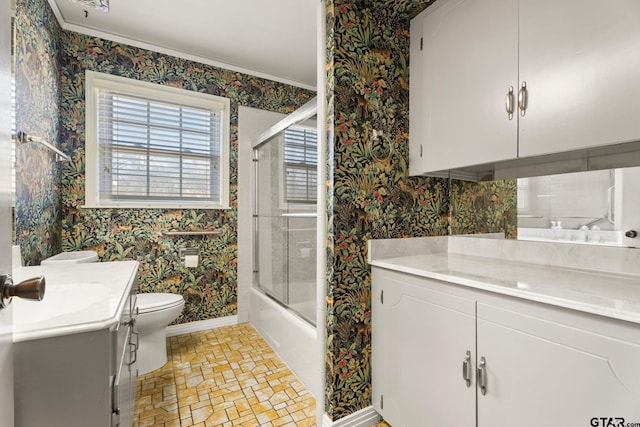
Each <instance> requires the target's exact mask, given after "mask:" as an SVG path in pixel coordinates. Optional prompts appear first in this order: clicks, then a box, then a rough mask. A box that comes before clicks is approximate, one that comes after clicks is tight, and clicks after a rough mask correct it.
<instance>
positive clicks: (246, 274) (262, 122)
mask: <svg viewBox="0 0 640 427" xmlns="http://www.w3.org/2000/svg"><path fill="white" fill-rule="evenodd" d="M284 117H286V115H285V114H280V113H274V112H271V111H264V110H259V109H257V108H250V107H244V106H240V108H239V110H238V322H240V323H242V322H248V321H249V289H250V288H251V285H252V283H253V196H252V186H253V172H252V169H253V161H252V159H253V148H252V147H253V142H254V141H256V140H257V138H258V136H259V135H260V134H261V133H262V132H264V131H265V130H267V129H269V128H270V127H271V126H273V125H274V124H276V123H277V122H279V121H280V120H282V119H283V118H284Z"/></svg>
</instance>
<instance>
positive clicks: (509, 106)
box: [505, 86, 513, 120]
mask: <svg viewBox="0 0 640 427" xmlns="http://www.w3.org/2000/svg"><path fill="white" fill-rule="evenodd" d="M505 107H506V109H507V114H509V120H512V119H513V86H509V92H507V102H506V104H505Z"/></svg>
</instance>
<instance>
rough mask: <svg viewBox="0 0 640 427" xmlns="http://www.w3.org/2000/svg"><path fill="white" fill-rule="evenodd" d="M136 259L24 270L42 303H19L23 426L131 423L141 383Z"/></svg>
mask: <svg viewBox="0 0 640 427" xmlns="http://www.w3.org/2000/svg"><path fill="white" fill-rule="evenodd" d="M137 269H138V263H137V262H135V261H123V262H109V263H107V262H104V263H89V264H77V265H75V264H74V265H73V266H71V267H69V266H55V267H54V266H52V267H44V266H42V267H25V268H23V269H21V270H20V272H18V273H17V275H18V277H20V278H22V277H27V276H29V277H31V276H37V275H44V276H45V278H46V280H47V288H46V291H45V296H44V299H43V300H42V301H40V302H38V303H33V304H27V303H26V302H20V301H14V302H13V304H14V305H15V307H14V313H16V314H17V316H16V317H15V319H16V322H15V323H14V330H15V331H14V346H13V348H14V377H15V378H14V384H15V385H14V400H15V404H14V407H15V425H16V427H42V426H47V427H69V426H92V427H100V426H103V427H116V426H122V427H131V426H132V424H133V413H134V401H135V394H136V380H137V374H138V373H137V363H136V356H137V347H138V341H137V333H136V327H135V319H136V315H137V308H136V275H137Z"/></svg>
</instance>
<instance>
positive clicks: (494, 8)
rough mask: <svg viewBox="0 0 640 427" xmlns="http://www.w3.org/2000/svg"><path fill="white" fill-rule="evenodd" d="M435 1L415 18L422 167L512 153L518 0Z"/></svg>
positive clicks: (481, 160)
mask: <svg viewBox="0 0 640 427" xmlns="http://www.w3.org/2000/svg"><path fill="white" fill-rule="evenodd" d="M439 3H440V2H438V3H436V4H434V6H432V7H430V8H428V9H427V10H426V11H425V12H426V13H427V15H426V16H425V18H424V21H423V22H422V38H423V43H422V45H423V49H422V56H423V58H422V61H423V62H422V72H423V74H424V77H423V80H422V85H423V87H422V90H423V93H424V98H423V101H424V105H423V106H422V108H423V112H422V113H423V114H424V119H423V120H424V127H425V129H424V142H423V150H422V157H423V165H424V167H425V171H427V172H428V171H440V170H443V169H452V168H458V167H462V166H468V165H477V164H482V163H488V162H493V161H498V160H506V159H513V158H515V157H516V156H517V131H518V116H517V114H515V109H514V114H513V115H512V116H511V118H509V114H508V113H507V111H506V100H507V95H508V93H509V88H510V87H513V86H515V85H516V84H517V81H518V40H517V34H518V28H517V22H518V21H517V19H518V7H517V2H516V1H514V0H488V1H475V0H450V1H447V2H444V3H442V5H440V4H439ZM432 8H435V9H434V10H433V11H432V12H430V9H432ZM412 59H413V58H412ZM411 71H412V72H413V69H412V70H411ZM412 84H413V83H412ZM412 90H413V86H412ZM514 90H515V88H514ZM515 93H517V90H515ZM514 101H515V99H514Z"/></svg>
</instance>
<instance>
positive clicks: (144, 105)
mask: <svg viewBox="0 0 640 427" xmlns="http://www.w3.org/2000/svg"><path fill="white" fill-rule="evenodd" d="M111 78H113V76H111ZM116 79H118V80H119V79H121V78H116ZM98 80H99V78H98ZM123 80H129V79H123ZM93 83H94V84H93V86H94V87H92V88H91V89H90V91H91V92H92V97H91V98H92V100H91V102H94V103H95V110H92V111H91V113H92V114H95V123H94V126H95V129H93V128H92V129H91V131H90V130H89V123H88V129H87V134H88V136H87V137H88V138H89V135H90V134H95V137H96V140H95V145H94V147H93V149H94V156H95V159H93V162H95V164H96V172H95V174H94V175H93V176H94V177H95V179H96V180H97V182H96V183H93V184H91V185H89V183H88V185H87V188H89V187H94V188H95V191H96V194H89V193H88V195H87V204H88V205H92V204H94V203H92V200H93V201H94V202H95V204H96V205H97V206H111V205H114V206H124V207H128V206H130V207H138V206H140V207H147V206H149V207H173V206H185V207H189V206H192V207H226V205H227V199H228V195H227V192H228V154H227V152H228V135H226V134H227V133H228V130H227V122H225V121H228V100H227V103H226V105H225V103H220V102H213V103H212V104H211V105H209V104H208V103H207V102H206V99H205V100H204V101H205V102H202V101H200V102H198V100H199V98H202V97H211V98H218V97H212V96H211V95H203V94H196V93H193V92H189V91H184V90H180V89H176V88H169V87H164V86H159V85H153V86H156V87H154V88H150V87H148V86H143V88H142V89H141V90H137V89H136V87H137V86H139V85H141V83H140V82H136V83H133V84H132V86H131V87H124V86H123V85H122V84H115V85H114V84H104V85H101V84H100V81H98V84H95V83H96V82H95V81H94V82H93ZM119 83H121V82H119ZM142 85H149V84H148V83H142ZM167 90H168V92H167V93H164V92H165V91H167ZM176 90H177V91H181V92H187V93H183V94H180V95H181V96H176V93H175V91H176ZM136 92H137V93H136ZM196 95H198V96H199V97H198V96H196ZM88 102H89V101H88ZM87 108H88V110H87V113H88V114H89V112H90V109H89V105H87ZM88 154H89V153H88ZM89 157H90V156H89V155H87V158H88V160H87V163H89ZM91 157H93V156H91ZM89 176H90V174H87V178H88V181H90V180H89Z"/></svg>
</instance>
